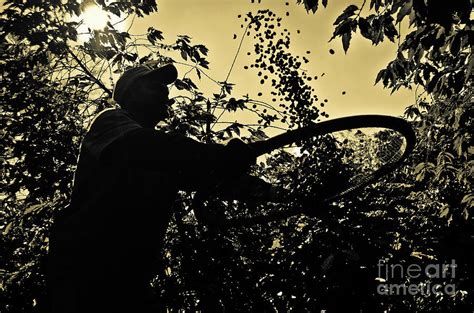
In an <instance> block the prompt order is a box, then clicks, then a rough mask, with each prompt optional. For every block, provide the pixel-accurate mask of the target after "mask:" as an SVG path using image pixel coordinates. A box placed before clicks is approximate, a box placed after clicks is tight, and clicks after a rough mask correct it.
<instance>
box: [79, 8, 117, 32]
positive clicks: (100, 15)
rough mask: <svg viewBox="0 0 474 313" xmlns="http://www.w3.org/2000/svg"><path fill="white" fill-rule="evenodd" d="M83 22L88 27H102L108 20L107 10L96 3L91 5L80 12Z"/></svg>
mask: <svg viewBox="0 0 474 313" xmlns="http://www.w3.org/2000/svg"><path fill="white" fill-rule="evenodd" d="M82 17H83V23H84V25H86V26H87V27H89V28H90V29H96V30H100V29H103V28H104V27H105V26H106V25H107V22H108V21H109V20H110V19H109V17H108V15H107V12H105V11H103V10H102V9H101V8H99V7H98V6H96V5H91V6H89V7H88V8H87V9H85V11H84V13H82Z"/></svg>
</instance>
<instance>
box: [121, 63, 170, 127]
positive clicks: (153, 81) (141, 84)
mask: <svg viewBox="0 0 474 313" xmlns="http://www.w3.org/2000/svg"><path fill="white" fill-rule="evenodd" d="M177 77H178V71H177V70H176V68H175V67H174V65H172V64H167V65H165V66H162V67H159V68H155V69H153V68H151V67H148V66H146V65H142V66H139V67H134V68H132V69H129V70H127V71H125V73H123V75H122V76H121V77H120V78H119V79H118V81H117V83H116V84H115V88H114V94H113V98H114V100H115V101H117V103H118V104H120V106H121V107H122V108H123V109H125V110H127V111H129V112H130V113H132V115H133V116H134V117H136V118H137V121H138V122H139V123H140V124H142V125H143V126H144V127H154V126H155V125H156V123H158V122H159V121H160V120H162V119H164V118H166V117H167V116H168V106H169V105H170V104H171V101H170V100H169V98H168V87H167V85H168V84H171V83H173V82H174V81H175V80H176V79H177Z"/></svg>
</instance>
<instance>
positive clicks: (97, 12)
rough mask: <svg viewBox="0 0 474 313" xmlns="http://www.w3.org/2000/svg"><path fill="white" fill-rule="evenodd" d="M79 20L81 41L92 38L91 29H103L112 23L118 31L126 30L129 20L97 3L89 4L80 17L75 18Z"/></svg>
mask: <svg viewBox="0 0 474 313" xmlns="http://www.w3.org/2000/svg"><path fill="white" fill-rule="evenodd" d="M74 20H75V21H78V22H79V24H80V25H79V27H78V28H77V30H78V33H79V38H78V39H79V41H80V42H84V41H88V40H89V39H90V38H91V31H93V30H102V29H104V28H105V27H106V26H107V23H110V24H112V25H113V26H114V28H115V29H116V30H118V31H124V29H125V27H126V24H127V22H126V21H125V20H123V19H121V18H120V17H118V16H116V15H114V14H112V13H109V12H106V11H104V10H102V8H101V7H100V6H98V5H97V4H93V5H88V6H87V7H86V8H85V9H84V11H83V12H82V14H81V15H80V16H79V17H76V18H74Z"/></svg>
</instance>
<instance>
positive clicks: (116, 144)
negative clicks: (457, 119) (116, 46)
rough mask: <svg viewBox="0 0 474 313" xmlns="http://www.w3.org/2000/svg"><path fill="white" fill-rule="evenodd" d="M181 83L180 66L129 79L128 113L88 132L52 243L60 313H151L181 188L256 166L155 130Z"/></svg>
mask: <svg viewBox="0 0 474 313" xmlns="http://www.w3.org/2000/svg"><path fill="white" fill-rule="evenodd" d="M176 78H177V71H176V68H175V67H174V66H173V65H166V66H163V67H161V68H157V69H151V68H149V67H147V66H140V67H136V68H133V69H130V70H128V71H126V72H125V73H124V74H123V76H122V77H121V78H120V79H119V80H118V81H117V84H116V86H115V90H114V99H115V100H116V101H117V102H118V103H119V104H120V106H121V109H114V110H106V111H104V112H102V113H101V114H100V115H99V116H98V117H97V118H96V119H95V120H94V122H93V123H92V125H91V127H90V130H89V132H88V133H87V134H86V136H85V138H84V140H83V142H82V145H81V150H80V157H79V161H78V166H77V170H76V173H75V178H74V187H73V192H72V196H71V202H70V205H69V206H68V207H67V208H65V209H64V210H63V211H62V212H61V213H60V215H59V216H58V217H57V218H56V221H55V225H54V227H53V231H52V236H51V243H50V255H49V276H48V278H49V279H48V280H49V282H48V283H49V288H50V293H51V297H52V305H53V308H52V311H53V312H58V313H68V312H137V313H139V312H149V311H150V310H151V304H152V295H151V288H150V284H149V282H150V279H151V278H152V274H153V265H154V264H155V263H156V257H157V254H158V253H159V252H160V248H161V246H162V241H163V237H164V234H165V230H166V228H167V225H168V222H169V219H170V214H171V208H172V205H173V202H174V201H175V198H176V195H177V192H178V190H196V189H198V188H199V187H200V186H201V187H202V186H208V185H210V184H211V183H212V182H213V181H215V182H217V181H218V180H219V179H221V178H222V177H224V176H226V175H234V176H235V175H239V174H241V173H243V172H245V170H246V169H247V168H248V167H249V166H250V165H251V164H252V163H253V162H254V161H255V156H254V155H253V153H252V151H251V149H250V148H248V146H247V145H245V144H244V143H243V142H241V141H238V142H236V141H233V142H232V141H231V144H229V145H227V146H223V145H217V144H202V143H199V142H197V141H194V140H192V139H189V138H186V137H183V136H179V135H172V134H165V133H162V132H159V131H157V130H155V129H154V127H155V125H156V124H157V122H158V121H160V120H162V119H164V118H165V117H166V116H167V114H168V109H169V105H170V104H171V100H170V99H169V97H168V88H167V85H168V84H171V83H173V82H174V81H175V80H176Z"/></svg>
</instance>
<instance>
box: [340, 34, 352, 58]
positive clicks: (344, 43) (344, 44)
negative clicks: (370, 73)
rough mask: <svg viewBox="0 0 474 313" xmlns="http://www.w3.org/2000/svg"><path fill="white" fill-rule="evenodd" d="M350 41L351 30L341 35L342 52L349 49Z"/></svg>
mask: <svg viewBox="0 0 474 313" xmlns="http://www.w3.org/2000/svg"><path fill="white" fill-rule="evenodd" d="M350 42H351V32H347V33H345V34H343V35H342V47H343V48H344V53H347V49H349V45H350Z"/></svg>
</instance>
